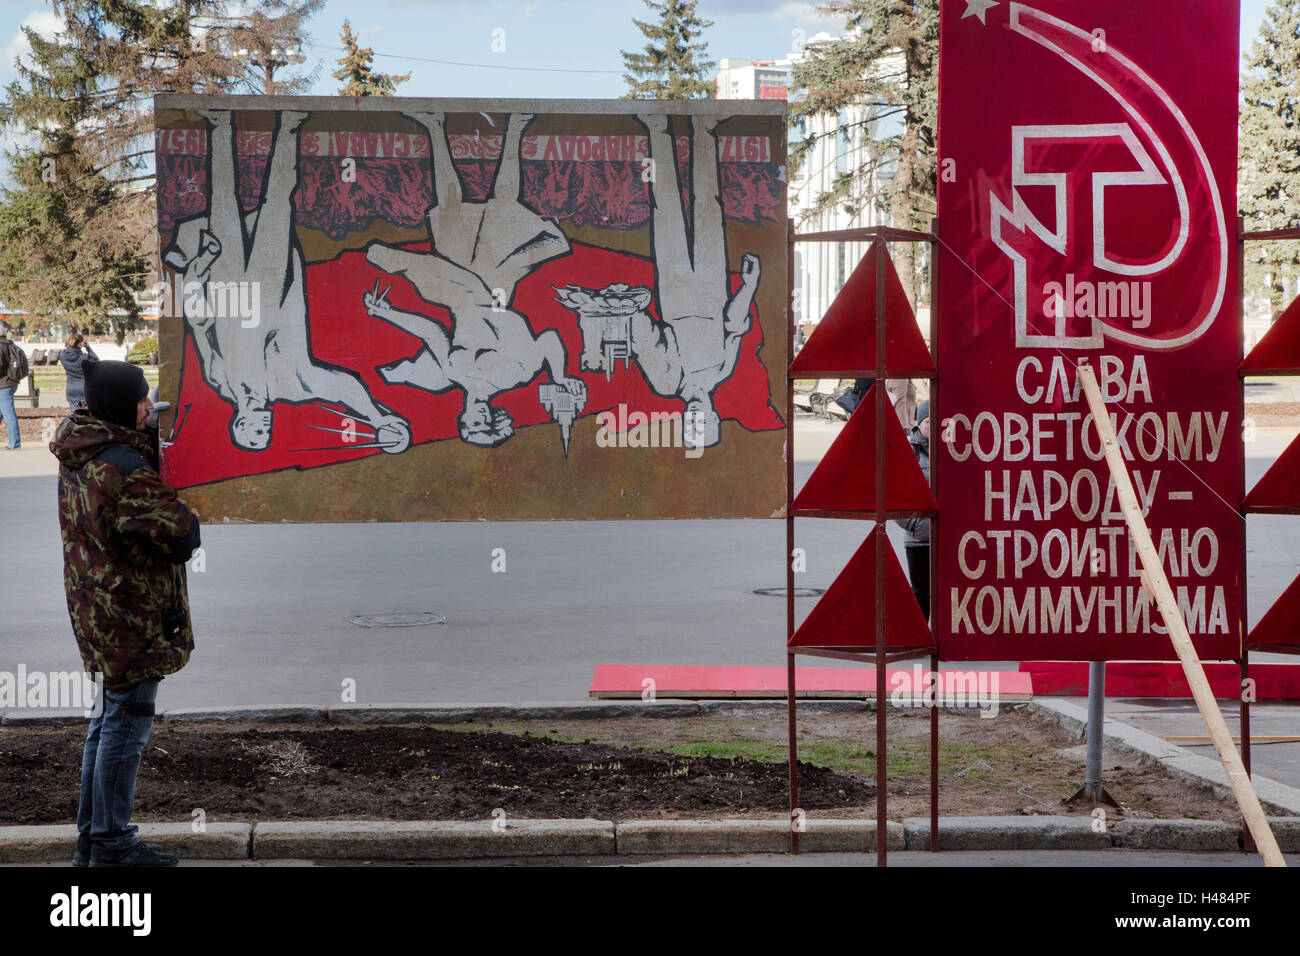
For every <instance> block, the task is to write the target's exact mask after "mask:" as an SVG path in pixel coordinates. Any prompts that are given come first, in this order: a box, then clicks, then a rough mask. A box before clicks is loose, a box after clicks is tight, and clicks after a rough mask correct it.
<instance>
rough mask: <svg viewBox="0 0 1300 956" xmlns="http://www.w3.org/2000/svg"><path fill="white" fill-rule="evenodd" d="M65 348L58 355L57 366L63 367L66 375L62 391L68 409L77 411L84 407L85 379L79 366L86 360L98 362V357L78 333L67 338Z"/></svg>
mask: <svg viewBox="0 0 1300 956" xmlns="http://www.w3.org/2000/svg"><path fill="white" fill-rule="evenodd" d="M65 344H66V345H67V348H65V349H64V350H63V351H62V352H60V353H59V364H60V365H62V366H63V371H64V372H66V373H67V377H68V384H67V386H66V387H65V389H64V394H65V395H67V398H68V408H70V409H73V410H75V409H78V408H84V407H85V406H86V379H85V376H84V375H83V374H82V371H81V366H82V363H84V362H85V361H86V359H91V360H92V361H96V362H97V361H99V356H98V355H96V354H95V350H94V349H92V348H91V347H90V344H89V343H88V342H87V341H86V337H85V336H84V335H81V334H80V333H75V332H74V333H73V334H72V335H69V336H68V338H67V342H66V343H65Z"/></svg>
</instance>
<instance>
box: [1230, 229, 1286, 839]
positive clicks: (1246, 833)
mask: <svg viewBox="0 0 1300 956" xmlns="http://www.w3.org/2000/svg"><path fill="white" fill-rule="evenodd" d="M1283 239H1300V229H1268V230H1263V231H1257V232H1246V223H1245V219H1243V218H1242V217H1241V216H1238V217H1237V288H1238V290H1239V292H1240V293H1241V295H1239V297H1238V300H1237V328H1238V329H1239V330H1244V328H1245V314H1244V312H1245V306H1244V296H1245V291H1246V243H1247V242H1269V241H1274V242H1275V241H1278V240H1283ZM1240 379H1241V419H1242V421H1245V418H1246V373H1243V374H1242V375H1241V376H1240ZM1245 454H1246V451H1245V444H1244V443H1243V444H1242V457H1243V459H1244V458H1245ZM1245 498H1246V467H1245V461H1244V460H1243V461H1242V468H1241V494H1240V496H1239V497H1238V499H1237V500H1238V501H1239V502H1240V503H1241V504H1240V507H1239V513H1240V514H1241V537H1242V548H1241V660H1240V661H1238V665H1239V668H1240V672H1241V686H1240V690H1242V691H1244V690H1245V688H1246V682H1247V681H1248V680H1250V651H1249V650H1248V649H1247V647H1246V644H1247V641H1248V639H1249V637H1250V629H1249V624H1250V617H1249V615H1248V614H1247V613H1246V590H1247V589H1246V581H1247V577H1246V547H1245V538H1246V515H1247V514H1249V513H1251V511H1252V510H1253V509H1249V508H1247V507H1246V505H1245ZM1269 650H1270V651H1271V652H1273V653H1277V654H1300V648H1297V647H1270V648H1269ZM1238 696H1239V697H1240V698H1241V702H1240V716H1241V763H1242V766H1243V767H1244V768H1245V770H1246V776H1247V777H1248V778H1249V777H1250V773H1251V771H1250V701H1248V700H1246V695H1245V693H1239V694H1238ZM1241 836H1242V840H1243V845H1244V846H1245V848H1246V849H1247V850H1250V849H1253V848H1254V840H1253V839H1252V838H1251V835H1250V828H1249V827H1248V826H1247V825H1246V820H1245V819H1244V818H1243V819H1242V821H1241Z"/></svg>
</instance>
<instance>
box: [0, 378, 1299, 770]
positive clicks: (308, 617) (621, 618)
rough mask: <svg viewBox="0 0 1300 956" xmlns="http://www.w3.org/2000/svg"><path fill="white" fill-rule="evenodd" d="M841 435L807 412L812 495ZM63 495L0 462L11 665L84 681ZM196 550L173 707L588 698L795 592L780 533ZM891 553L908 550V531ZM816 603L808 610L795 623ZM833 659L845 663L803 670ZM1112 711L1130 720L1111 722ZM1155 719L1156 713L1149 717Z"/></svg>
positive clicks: (275, 543)
mask: <svg viewBox="0 0 1300 956" xmlns="http://www.w3.org/2000/svg"><path fill="white" fill-rule="evenodd" d="M1277 397H1286V396H1281V395H1279V396H1277ZM840 427H841V426H840V425H838V424H834V425H832V424H828V423H826V422H823V421H816V420H813V419H810V418H807V417H802V416H801V417H800V419H799V420H798V422H797V423H796V439H795V476H796V483H797V484H801V483H802V482H803V481H804V480H805V479H806V478H807V476H808V475H809V474H810V473H811V471H812V469H813V467H814V466H815V464H816V462H817V461H818V460H819V459H820V457H821V455H822V454H823V453H824V451H825V449H826V448H827V447H829V445H830V442H831V441H832V440H833V439H834V437H835V435H836V434H837V433H838V430H839V428H840ZM1294 435H1295V430H1294V429H1280V428H1261V429H1259V431H1258V433H1257V436H1256V439H1255V440H1254V441H1253V442H1251V443H1250V444H1249V445H1248V447H1247V462H1246V468H1247V486H1248V487H1249V486H1250V485H1251V484H1252V483H1253V482H1254V481H1256V480H1258V478H1259V477H1260V476H1261V475H1262V474H1263V472H1264V471H1265V470H1266V468H1267V467H1268V466H1269V465H1270V464H1271V463H1272V462H1273V460H1275V459H1276V457H1277V455H1278V454H1279V453H1280V452H1281V451H1282V450H1283V449H1284V448H1285V447H1286V445H1287V444H1288V443H1289V442H1290V440H1291V439H1292V438H1293V437H1294ZM55 496H56V463H55V461H54V459H53V457H52V456H51V455H50V454H49V452H48V450H47V449H45V448H42V447H26V448H24V449H22V450H21V451H17V452H7V451H3V450H0V529H3V530H0V540H3V542H4V544H5V547H4V548H3V549H0V607H3V609H4V614H3V623H2V624H0V670H7V671H13V670H15V669H16V667H17V665H18V664H19V663H23V664H25V666H26V667H27V669H28V671H29V672H30V671H35V670H42V671H49V670H71V669H79V667H80V661H79V659H78V657H77V653H76V648H75V645H74V643H73V640H72V636H71V633H70V629H69V625H68V618H67V611H66V604H65V598H64V593H63V585H62V555H61V549H60V540H59V530H58V522H57V515H56V511H55ZM866 530H867V527H866V525H865V524H864V523H862V522H857V521H835V520H815V519H809V520H803V521H800V522H798V524H797V534H798V537H797V540H796V544H797V545H798V546H800V547H803V548H804V549H805V550H806V552H807V562H808V564H807V571H806V572H805V573H803V574H801V575H800V576H799V577H798V579H797V583H798V584H799V585H800V586H804V587H810V588H826V587H828V586H829V585H830V583H831V581H832V580H833V579H834V577H835V576H836V574H837V573H838V572H839V570H840V569H841V568H842V567H843V565H844V563H845V562H846V561H847V560H848V558H849V556H850V555H851V554H852V553H853V551H854V550H855V549H856V548H857V547H858V545H859V544H860V543H861V541H862V538H863V536H864V535H865V532H866ZM1297 532H1300V518H1296V517H1288V516H1252V517H1251V518H1250V519H1249V522H1248V550H1249V552H1250V580H1249V581H1248V582H1247V584H1248V608H1249V612H1250V620H1251V623H1252V624H1253V623H1254V622H1255V621H1257V620H1258V618H1259V616H1260V615H1261V614H1262V612H1263V611H1264V610H1265V609H1266V608H1267V607H1268V606H1269V605H1270V604H1271V603H1272V602H1273V600H1275V599H1276V597H1277V596H1278V595H1279V594H1280V593H1281V592H1282V590H1283V589H1284V588H1285V587H1286V586H1287V585H1288V584H1289V583H1290V582H1291V580H1292V579H1293V578H1295V576H1296V575H1297V573H1298V572H1300V533H1297ZM203 534H204V549H205V561H204V564H205V568H204V570H203V571H201V572H198V573H192V574H191V575H190V598H191V603H192V607H193V616H194V622H195V633H196V639H197V649H196V651H195V653H194V656H193V658H192V660H191V663H190V665H189V666H188V667H187V668H186V669H185V670H183V671H182V672H180V673H179V674H177V675H174V676H173V677H170V678H168V679H167V680H166V681H165V682H164V684H163V687H162V690H161V692H160V695H159V705H160V707H162V708H163V709H177V708H182V707H222V706H236V705H276V706H287V705H302V706H315V707H320V706H331V705H335V704H338V703H340V702H350V701H346V700H345V697H344V693H345V691H346V689H348V688H350V687H355V695H356V698H355V699H356V702H357V703H360V704H367V703H370V704H377V703H395V702H426V703H427V702H439V703H451V702H509V703H531V702H543V701H550V702H558V701H575V700H582V699H585V698H586V697H587V689H588V685H589V682H590V680H591V676H592V672H593V670H594V668H595V667H596V665H598V664H602V663H611V664H617V663H629V664H630V663H648V664H664V663H675V664H718V665H724V664H729V665H763V664H766V665H781V664H783V663H784V661H785V654H784V638H785V620H784V601H783V599H782V598H780V597H772V596H766V595H760V594H757V593H755V592H756V591H757V590H759V589H763V588H779V587H782V586H783V585H784V583H785V572H784V551H785V541H784V535H785V528H784V522H782V521H773V520H721V521H658V522H654V521H645V522H627V521H615V522H560V521H556V522H497V523H486V522H482V523H480V522H464V523H442V524H328V525H288V524H285V525H219V526H211V525H209V526H205V527H204V529H203ZM891 539H892V540H893V542H894V545H895V547H896V548H900V549H901V533H900V532H899V531H898V529H896V528H891ZM496 548H503V549H505V555H506V570H505V572H504V573H499V572H494V571H493V570H492V566H493V550H494V549H496ZM813 603H814V599H812V598H803V599H800V600H799V601H798V605H797V606H798V608H799V614H800V616H801V617H802V615H804V614H806V613H807V612H808V610H810V609H811V607H812V605H813ZM400 611H433V612H436V613H438V614H442V615H445V616H446V618H447V621H446V623H445V624H436V625H427V626H422V627H401V628H394V627H384V628H362V627H358V626H356V625H355V624H353V623H351V619H352V618H353V617H356V616H359V615H372V614H385V613H391V612H400ZM1269 660H1279V661H1287V660H1288V658H1284V657H1279V656H1275V655H1252V661H1253V662H1255V663H1260V662H1265V661H1269ZM1290 660H1291V661H1294V658H1291V659H1290ZM823 663H824V664H826V665H830V666H836V665H835V662H821V661H818V660H817V659H813V658H809V659H806V660H805V661H801V665H805V666H818V665H819V664H823ZM963 666H972V665H963ZM974 666H989V667H997V668H1003V669H1005V668H1014V667H1015V666H1016V665H1015V664H1014V663H997V664H990V665H974ZM1184 703H1186V704H1187V705H1188V706H1190V702H1184ZM1110 706H1111V709H1110V714H1109V715H1110V716H1115V715H1116V714H1117V712H1118V711H1117V707H1118V705H1117V704H1116V703H1114V702H1111V705H1110ZM1180 707H1181V705H1180V704H1179V703H1178V702H1174V703H1173V704H1172V705H1170V706H1169V707H1165V708H1163V709H1165V710H1169V711H1170V713H1171V719H1170V723H1169V724H1168V729H1165V728H1164V725H1163V724H1162V725H1160V726H1158V727H1156V728H1155V729H1152V728H1151V727H1148V728H1147V729H1149V730H1151V732H1153V733H1157V734H1163V733H1170V734H1173V733H1184V732H1188V733H1194V729H1193V730H1192V731H1186V728H1185V726H1184V724H1185V722H1184V721H1183V717H1184V716H1185V715H1184V714H1183V713H1182V711H1181V710H1179V708H1180ZM1161 709H1162V708H1161V707H1155V706H1148V705H1144V707H1143V709H1142V710H1143V713H1142V718H1143V719H1144V720H1148V721H1150V720H1153V719H1155V717H1154V715H1156V714H1158V712H1159V711H1160V710H1161ZM1183 709H1185V708H1183ZM1292 713H1294V712H1286V711H1285V710H1279V711H1278V715H1277V722H1276V724H1275V723H1272V722H1269V723H1268V724H1267V726H1268V727H1269V728H1270V732H1276V733H1283V732H1285V731H1286V730H1287V729H1292V730H1294V729H1296V722H1295V721H1294V720H1293V719H1292ZM1269 720H1270V721H1272V718H1271V717H1270V718H1269ZM1261 726H1263V725H1261V724H1257V725H1256V733H1263V732H1264V731H1263V730H1261V729H1260V727H1261ZM1256 755H1257V759H1256V767H1257V769H1258V770H1259V771H1260V772H1263V773H1266V774H1267V773H1270V772H1272V771H1271V769H1270V768H1271V766H1272V764H1271V763H1269V761H1272V760H1274V759H1276V760H1277V761H1279V763H1278V766H1279V768H1281V769H1279V770H1278V771H1277V772H1278V774H1279V777H1280V778H1281V777H1283V776H1285V775H1287V774H1291V775H1294V774H1295V772H1296V771H1295V767H1296V761H1297V759H1298V757H1300V747H1297V745H1294V744H1292V745H1286V744H1275V745H1268V746H1266V747H1259V748H1257V749H1256Z"/></svg>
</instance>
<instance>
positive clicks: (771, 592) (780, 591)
mask: <svg viewBox="0 0 1300 956" xmlns="http://www.w3.org/2000/svg"><path fill="white" fill-rule="evenodd" d="M754 593H755V594H761V595H763V596H764V597H785V588H758V589H757V590H755V591H754ZM825 593H826V589H825V588H795V589H794V596H795V597H797V598H799V597H820V596H821V595H823V594H825Z"/></svg>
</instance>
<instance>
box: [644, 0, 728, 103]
mask: <svg viewBox="0 0 1300 956" xmlns="http://www.w3.org/2000/svg"><path fill="white" fill-rule="evenodd" d="M644 2H645V5H646V6H647V7H649V8H650V10H651V11H652V12H653V13H655V14H657V15H658V21H657V22H655V23H643V22H642V21H640V20H638V19H636V18H635V17H633V19H632V22H633V23H635V24H636V25H637V28H638V29H640V31H641V32H642V33H643V34H644V35H645V38H646V39H647V40H648V41H649V42H648V43H646V45H645V52H644V53H628V52H627V51H623V68H624V69H625V70H627V72H626V73H624V74H623V79H624V80H625V81H626V82H627V88H628V92H627V93H626V94H624V96H623V98H624V99H628V100H638V99H640V100H646V99H648V100H691V99H710V98H712V97H713V92H714V86H713V81H712V80H710V79H708V74H709V72H710V71H711V70H712V69H713V67H714V65H715V64H714V63H712V62H711V61H706V60H703V59H697V57H699V58H702V57H704V56H706V55H707V51H708V44H707V43H704V42H700V43H696V42H694V41H695V40H696V38H698V37H699V36H700V34H701V33H703V32H704V31H705V30H706V29H708V28H709V27H711V26H713V21H711V20H701V19H700V18H699V17H698V16H697V15H696V13H695V3H696V0H663V2H661V3H656V2H654V0H644Z"/></svg>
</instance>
